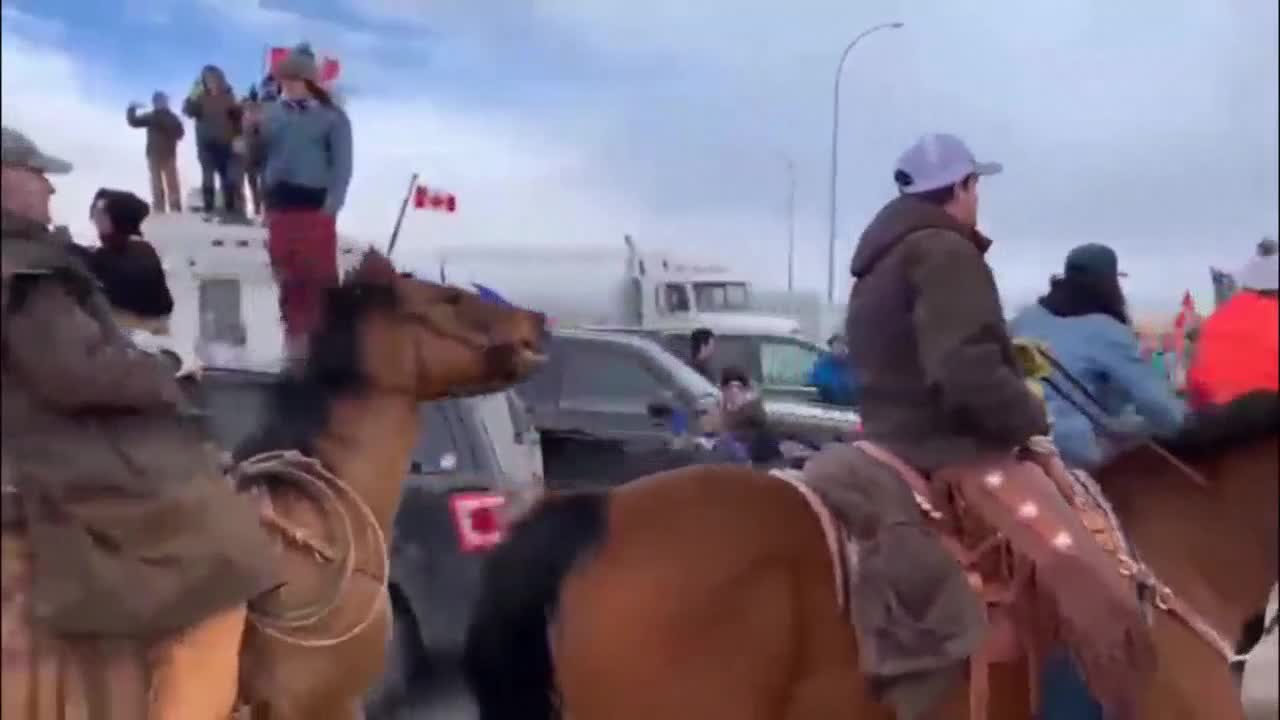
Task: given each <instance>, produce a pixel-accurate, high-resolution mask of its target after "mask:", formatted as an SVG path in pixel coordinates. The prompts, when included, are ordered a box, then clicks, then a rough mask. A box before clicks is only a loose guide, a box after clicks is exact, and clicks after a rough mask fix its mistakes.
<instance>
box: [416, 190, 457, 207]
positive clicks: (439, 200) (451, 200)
mask: <svg viewBox="0 0 1280 720" xmlns="http://www.w3.org/2000/svg"><path fill="white" fill-rule="evenodd" d="M413 207H414V208H415V209H418V210H436V211H439V212H447V213H451V212H456V211H457V210H458V199H457V198H456V197H454V195H453V193H451V192H445V191H443V190H439V189H435V188H430V187H427V186H426V185H418V186H416V187H414V188H413Z"/></svg>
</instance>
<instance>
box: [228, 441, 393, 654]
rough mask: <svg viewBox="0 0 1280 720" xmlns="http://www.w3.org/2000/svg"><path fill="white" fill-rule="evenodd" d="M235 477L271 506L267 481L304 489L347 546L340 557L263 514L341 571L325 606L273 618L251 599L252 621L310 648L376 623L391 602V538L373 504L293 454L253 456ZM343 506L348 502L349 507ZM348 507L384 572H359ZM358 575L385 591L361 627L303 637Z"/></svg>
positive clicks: (291, 540) (269, 512) (330, 643)
mask: <svg viewBox="0 0 1280 720" xmlns="http://www.w3.org/2000/svg"><path fill="white" fill-rule="evenodd" d="M231 476H232V478H233V479H234V480H235V482H236V485H237V487H248V488H251V489H252V490H251V491H260V492H264V493H266V495H267V499H268V501H269V499H270V491H269V489H268V488H267V485H266V483H265V482H264V481H265V479H266V478H268V477H272V478H276V479H278V480H283V481H285V482H287V483H289V484H291V485H293V486H295V487H297V488H298V489H300V490H302V491H303V492H304V493H306V494H308V495H310V496H311V498H312V499H313V500H315V501H317V503H318V504H319V505H320V506H321V507H322V508H323V509H324V510H325V511H327V513H328V514H329V515H330V516H331V517H335V518H336V523H335V524H336V525H337V527H338V529H339V535H340V537H341V538H342V543H343V544H344V545H345V546H346V548H345V551H344V552H342V553H341V554H340V555H339V553H337V552H335V551H333V550H332V549H331V548H329V547H328V546H327V545H325V544H324V543H323V542H321V541H318V540H316V539H314V538H313V537H311V535H310V533H308V532H307V531H306V530H304V529H301V528H298V527H297V526H296V525H294V524H292V523H290V522H289V521H288V520H286V519H284V518H281V517H280V516H279V515H277V514H276V513H275V511H274V510H272V509H271V508H270V507H269V506H268V507H267V508H266V509H264V511H263V513H262V520H263V523H264V524H266V525H268V526H270V527H272V528H273V529H275V530H276V531H277V532H279V533H280V534H281V535H282V536H283V538H284V539H285V541H286V542H287V543H289V544H291V545H294V546H297V547H300V548H302V549H304V550H307V551H309V552H310V553H311V554H312V556H313V557H314V558H315V559H316V560H317V561H318V562H320V563H324V564H330V563H334V562H340V563H341V570H340V574H339V578H338V581H337V582H336V583H335V585H334V587H333V590H332V591H331V592H329V593H326V596H325V597H324V598H323V599H322V600H321V601H320V602H317V603H313V604H312V605H310V606H306V607H302V608H296V609H293V610H290V611H282V612H277V613H268V612H266V611H264V610H262V609H261V608H260V606H259V607H255V604H254V602H253V601H252V600H251V601H250V602H249V612H248V615H249V620H250V622H252V623H253V624H254V626H255V627H257V628H258V629H259V630H261V631H262V632H264V633H266V634H267V635H270V636H272V637H274V638H276V639H278V640H281V641H284V642H287V643H289V644H291V645H297V646H300V647H307V648H322V647H332V646H334V645H338V644H340V643H343V642H346V641H347V640H349V639H351V638H353V637H355V636H356V635H358V634H360V633H361V632H364V630H365V629H366V628H368V627H369V625H370V624H372V623H373V621H374V620H375V619H376V618H377V616H378V611H379V610H380V609H381V607H382V604H383V603H382V600H383V598H385V597H386V587H387V580H388V577H389V575H390V569H391V561H390V557H389V556H388V549H387V542H386V538H385V536H384V535H383V532H382V528H381V527H380V526H379V525H378V520H377V518H376V517H375V516H374V514H373V510H372V509H371V508H370V507H369V505H368V503H366V502H365V501H364V500H363V499H362V498H361V497H360V496H359V495H358V494H357V493H356V492H355V491H354V490H353V489H352V488H351V486H350V485H348V484H346V483H345V482H343V481H342V480H341V479H339V478H338V477H337V476H336V475H334V474H333V473H331V472H329V470H328V469H327V468H325V466H324V465H323V464H321V463H320V461H318V460H316V459H314V458H310V457H307V456H305V455H303V454H302V453H299V452H297V451H294V450H284V451H279V450H277V451H271V452H265V453H260V454H258V455H254V456H253V457H250V458H248V459H246V460H244V461H242V462H240V463H239V464H238V465H236V466H235V468H233V469H232V471H231ZM344 501H346V502H345V503H344ZM346 503H350V504H351V505H352V506H354V507H355V508H356V511H357V512H358V513H359V515H360V516H361V519H363V520H364V521H365V523H366V524H367V526H368V532H369V535H370V537H371V539H372V540H373V541H374V546H375V547H376V548H377V552H378V559H379V563H378V564H379V568H378V570H377V571H376V572H373V573H370V572H368V571H364V570H360V569H358V568H356V567H355V555H356V537H355V529H354V525H353V523H352V518H351V515H350V514H349V513H348V511H347V508H346V507H344V505H345V504H346ZM354 572H360V573H361V574H365V575H368V576H369V577H371V578H373V579H374V580H376V581H377V582H378V583H379V585H380V586H381V588H382V592H380V593H378V595H377V596H376V597H375V598H374V600H373V601H372V602H371V603H369V608H368V610H367V611H366V612H365V615H364V616H363V617H362V618H361V620H360V622H358V623H356V624H355V625H354V626H353V627H352V628H350V629H349V630H347V631H346V632H342V633H339V634H337V635H333V636H330V637H321V638H318V639H312V638H305V637H302V636H301V633H300V632H299V631H300V630H302V629H303V628H308V627H311V628H314V627H315V626H317V625H319V624H320V623H321V622H322V621H323V620H324V619H325V618H326V617H328V616H329V614H330V613H331V612H332V611H333V610H334V609H335V608H336V607H337V606H338V604H339V603H340V602H341V600H342V597H343V595H344V594H345V592H346V588H347V584H348V583H349V581H350V579H351V575H352V574H353V573H354ZM286 584H287V582H286V583H281V584H280V585H278V586H277V587H276V588H273V590H274V589H278V588H279V587H282V586H283V585H286ZM268 592H270V591H268Z"/></svg>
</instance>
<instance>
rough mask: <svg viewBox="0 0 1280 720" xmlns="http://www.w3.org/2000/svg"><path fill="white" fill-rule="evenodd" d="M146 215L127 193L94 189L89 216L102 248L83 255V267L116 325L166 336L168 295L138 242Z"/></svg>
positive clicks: (153, 259)
mask: <svg viewBox="0 0 1280 720" xmlns="http://www.w3.org/2000/svg"><path fill="white" fill-rule="evenodd" d="M150 212H151V208H150V207H149V206H148V205H147V203H146V201H144V200H143V199H142V198H140V197H138V196H137V195H134V194H133V193H131V192H127V191H124V190H111V189H108V188H102V189H101V190H99V191H98V192H97V194H95V195H94V196H93V204H92V206H91V210H90V214H91V216H92V218H93V223H94V226H95V227H97V229H98V239H99V240H100V241H101V243H102V244H101V246H99V247H97V248H94V249H93V250H91V251H89V253H88V263H89V268H90V270H92V271H93V274H94V276H95V277H97V278H98V281H99V282H101V283H102V288H103V291H104V293H105V294H106V296H107V300H108V301H110V303H111V307H112V309H113V310H114V311H115V314H116V319H117V320H118V321H119V322H120V324H121V326H123V327H125V328H136V329H141V330H146V331H147V332H150V333H153V334H157V335H167V334H168V332H169V315H170V314H171V313H172V312H173V296H172V295H171V294H170V293H169V285H168V283H167V282H166V281H165V276H164V267H163V266H162V265H161V264H160V256H159V255H158V254H156V251H155V248H153V247H152V246H151V243H148V242H147V241H146V240H143V239H142V221H143V220H145V219H146V218H147V215H148V214H149V213H150Z"/></svg>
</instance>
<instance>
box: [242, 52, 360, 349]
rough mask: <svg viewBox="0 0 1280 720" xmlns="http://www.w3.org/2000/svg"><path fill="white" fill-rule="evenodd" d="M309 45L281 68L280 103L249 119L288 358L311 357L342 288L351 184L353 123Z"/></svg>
mask: <svg viewBox="0 0 1280 720" xmlns="http://www.w3.org/2000/svg"><path fill="white" fill-rule="evenodd" d="M318 75H319V71H318V69H317V67H316V56H315V53H313V52H312V51H311V47H310V46H309V45H307V44H305V43H303V44H301V45H298V46H297V47H295V48H293V50H291V51H290V52H289V54H288V55H287V56H286V57H285V58H284V60H282V61H280V64H279V65H278V66H277V67H276V69H275V77H276V79H277V80H279V82H280V92H281V95H280V99H279V101H277V102H273V103H267V104H265V105H264V106H263V107H262V111H261V114H260V115H258V116H256V117H254V116H251V119H250V125H251V132H250V136H251V137H252V138H253V143H254V144H255V145H256V147H255V152H256V157H259V158H261V162H262V178H261V183H262V189H263V190H262V191H263V196H264V199H265V201H266V209H267V218H266V220H267V251H268V253H269V254H270V256H271V269H272V271H273V272H274V273H275V276H276V282H277V283H278V284H279V286H280V315H281V317H282V319H283V321H284V332H285V354H286V355H287V356H288V357H289V358H290V359H294V360H298V359H301V358H303V357H304V356H305V354H306V347H307V340H308V338H309V336H310V334H311V332H312V331H313V330H314V329H315V328H316V325H317V324H318V323H319V322H320V318H321V313H322V309H321V305H322V303H323V300H324V293H325V291H326V289H327V288H329V287H332V286H334V285H336V284H337V283H338V259H337V254H338V232H337V215H338V212H339V211H340V210H341V209H342V206H343V204H344V203H345V202H346V199H347V186H348V185H349V184H350V182H351V166H352V147H351V122H350V120H349V119H348V118H347V114H346V112H344V111H343V110H342V108H340V107H338V105H337V104H336V103H335V102H334V101H333V98H332V97H330V95H329V93H328V91H326V90H325V89H324V88H322V87H321V86H320V84H319V82H318V80H317V78H318Z"/></svg>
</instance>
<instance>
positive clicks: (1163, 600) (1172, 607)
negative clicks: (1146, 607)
mask: <svg viewBox="0 0 1280 720" xmlns="http://www.w3.org/2000/svg"><path fill="white" fill-rule="evenodd" d="M1119 559H1120V565H1121V569H1120V572H1121V574H1123V575H1130V576H1132V577H1133V579H1134V580H1135V581H1136V582H1137V583H1138V585H1139V586H1141V587H1145V588H1147V589H1148V590H1150V591H1151V592H1152V593H1153V598H1152V603H1153V604H1154V605H1155V606H1156V608H1157V609H1159V610H1163V611H1164V612H1167V613H1169V614H1171V615H1173V616H1174V617H1176V618H1178V619H1179V620H1181V621H1182V622H1183V624H1185V625H1186V626H1187V627H1188V628H1190V629H1191V630H1192V632H1194V633H1195V634H1196V635H1199V636H1200V639H1201V640H1204V642H1205V643H1206V644H1207V645H1208V646H1209V647H1211V648H1213V649H1214V650H1215V651H1216V652H1217V653H1218V654H1219V655H1221V656H1222V658H1223V659H1225V660H1226V661H1227V664H1232V663H1236V662H1239V661H1241V660H1243V659H1244V655H1242V654H1239V653H1237V652H1236V648H1235V645H1234V644H1233V643H1231V642H1229V641H1228V640H1227V638H1226V636H1225V635H1223V634H1222V633H1220V632H1218V629H1217V628H1215V627H1214V626H1213V624H1212V623H1210V622H1209V621H1208V620H1205V618H1204V616H1203V615H1201V614H1200V613H1199V612H1197V611H1196V609H1195V608H1193V607H1191V605H1189V604H1188V603H1187V601H1185V600H1183V599H1182V598H1181V597H1179V596H1178V594H1177V593H1175V592H1174V591H1173V588H1171V587H1169V586H1168V585H1166V584H1164V583H1163V582H1161V581H1160V578H1158V577H1156V575H1155V573H1153V572H1152V571H1151V568H1149V567H1147V566H1146V565H1140V564H1138V563H1135V562H1134V561H1133V560H1132V559H1130V558H1128V557H1124V556H1121V557H1120V558H1119Z"/></svg>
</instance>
